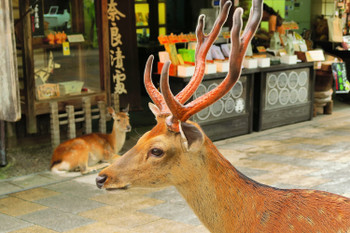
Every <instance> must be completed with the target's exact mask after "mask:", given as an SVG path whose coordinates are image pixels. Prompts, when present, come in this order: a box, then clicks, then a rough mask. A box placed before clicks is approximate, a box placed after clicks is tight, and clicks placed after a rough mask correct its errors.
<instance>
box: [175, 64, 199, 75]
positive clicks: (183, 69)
mask: <svg viewBox="0 0 350 233" xmlns="http://www.w3.org/2000/svg"><path fill="white" fill-rule="evenodd" d="M194 68H195V67H194V66H188V65H180V66H177V76H178V77H190V76H192V75H193V74H194Z"/></svg>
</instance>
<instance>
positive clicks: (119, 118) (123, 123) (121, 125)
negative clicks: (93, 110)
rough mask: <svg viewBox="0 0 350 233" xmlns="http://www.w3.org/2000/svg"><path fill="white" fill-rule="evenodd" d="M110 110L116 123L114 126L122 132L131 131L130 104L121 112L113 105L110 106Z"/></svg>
mask: <svg viewBox="0 0 350 233" xmlns="http://www.w3.org/2000/svg"><path fill="white" fill-rule="evenodd" d="M107 110H108V112H109V114H111V116H112V118H113V121H114V124H113V127H114V129H115V130H118V131H122V132H130V131H131V125H130V119H129V105H128V107H127V108H126V109H124V110H123V111H121V112H115V111H114V109H113V108H112V107H108V109H107Z"/></svg>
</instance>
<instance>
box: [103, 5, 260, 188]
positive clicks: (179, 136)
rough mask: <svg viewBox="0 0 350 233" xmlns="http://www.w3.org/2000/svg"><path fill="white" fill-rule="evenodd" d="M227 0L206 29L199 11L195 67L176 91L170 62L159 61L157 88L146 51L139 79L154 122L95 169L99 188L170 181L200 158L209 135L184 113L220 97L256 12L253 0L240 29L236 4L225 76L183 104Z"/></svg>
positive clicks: (235, 72) (182, 178)
mask: <svg viewBox="0 0 350 233" xmlns="http://www.w3.org/2000/svg"><path fill="white" fill-rule="evenodd" d="M231 4H232V3H231V1H227V0H221V4H220V14H219V16H218V18H217V19H216V21H215V23H214V26H213V29H212V31H211V32H210V33H209V34H208V35H204V33H203V28H204V15H201V16H200V17H199V20H198V26H197V30H196V35H197V48H196V55H195V60H196V62H195V73H194V75H193V77H192V78H191V80H190V81H189V83H188V84H187V86H186V87H185V88H184V89H183V90H182V91H181V92H179V93H178V94H177V95H176V96H173V94H172V92H171V91H170V87H169V66H170V62H166V63H165V64H164V66H163V70H162V73H161V80H160V89H161V92H159V91H158V90H157V88H156V87H155V86H154V84H153V83H152V81H151V73H152V70H151V67H152V63H153V56H150V57H149V59H148V61H147V63H146V68H145V73H144V83H145V87H146V90H147V92H148V94H149V95H150V97H151V99H152V101H153V103H154V104H150V105H149V107H150V109H151V111H152V112H153V114H154V115H155V116H156V119H157V125H156V126H155V127H154V128H153V129H152V130H151V131H149V132H147V133H146V134H144V135H143V136H142V137H141V138H140V139H139V141H138V142H137V144H136V145H135V146H134V147H133V148H132V149H130V150H129V151H128V152H127V153H125V154H124V155H123V156H122V157H121V158H120V159H118V160H117V161H116V162H114V163H113V164H112V165H110V166H109V167H107V168H105V169H104V170H102V171H101V172H100V173H99V176H98V177H97V178H96V184H97V186H98V187H99V188H102V187H103V188H107V189H113V188H122V187H125V186H127V185H135V186H154V185H157V186H162V185H176V184H178V183H181V182H186V177H187V176H188V175H190V173H189V172H191V171H193V170H194V169H197V168H199V167H200V164H201V163H205V162H206V159H207V158H206V153H205V151H206V149H207V147H208V145H207V144H206V141H207V140H209V139H208V138H207V137H206V136H205V134H204V133H203V131H202V130H201V129H200V127H199V126H198V125H197V124H195V123H193V122H190V121H188V119H189V118H190V117H191V116H192V115H193V114H195V113H197V112H199V111H201V110H202V109H204V108H206V107H208V106H209V105H211V104H212V103H214V102H215V101H217V100H219V99H220V98H221V97H223V96H224V95H225V94H226V93H227V92H228V91H229V90H231V88H232V87H233V86H234V84H235V83H236V82H237V80H238V79H239V77H240V74H241V66H242V61H243V58H244V55H245V52H246V49H247V46H248V44H249V43H250V40H251V39H252V37H253V35H254V33H255V31H256V29H257V27H258V25H259V23H260V20H261V16H262V0H253V6H252V9H251V14H250V17H249V20H248V22H247V26H246V28H245V30H244V31H243V33H242V35H241V29H242V18H241V16H242V12H243V10H242V9H241V8H238V9H236V11H235V12H234V15H233V26H232V30H231V54H230V58H229V59H230V68H229V72H228V73H227V76H226V78H225V79H224V80H223V81H222V83H221V84H220V85H219V86H217V87H216V88H215V89H213V90H211V91H210V92H208V93H206V94H204V95H202V96H200V97H199V98H197V99H194V100H193V101H191V102H189V103H187V104H184V103H185V102H186V101H187V100H189V99H190V98H191V96H192V95H193V94H194V92H195V91H196V89H197V88H198V86H199V84H200V83H201V81H202V78H203V75H204V71H205V58H206V55H207V53H208V50H209V48H210V46H211V45H212V44H213V42H214V41H215V40H216V38H217V36H218V34H219V32H220V30H221V27H222V25H223V24H224V23H225V21H226V19H227V15H228V13H229V9H230V7H231Z"/></svg>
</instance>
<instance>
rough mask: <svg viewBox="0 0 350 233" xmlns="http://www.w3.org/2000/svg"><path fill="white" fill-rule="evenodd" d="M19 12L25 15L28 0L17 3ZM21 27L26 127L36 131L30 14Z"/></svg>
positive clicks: (32, 131) (28, 129) (33, 131)
mask: <svg viewBox="0 0 350 233" xmlns="http://www.w3.org/2000/svg"><path fill="white" fill-rule="evenodd" d="M19 8H20V14H21V15H25V14H26V12H27V9H29V0H23V2H22V1H21V3H20V4H19ZM22 28H23V38H22V40H23V48H22V49H23V51H22V52H23V56H22V58H23V71H24V95H25V100H26V103H25V114H26V128H27V132H28V133H36V132H37V122H36V114H35V79H34V59H33V47H32V44H33V38H32V29H31V20H30V14H26V15H25V18H24V19H23V20H22Z"/></svg>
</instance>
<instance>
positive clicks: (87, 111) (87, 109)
mask: <svg viewBox="0 0 350 233" xmlns="http://www.w3.org/2000/svg"><path fill="white" fill-rule="evenodd" d="M83 110H84V118H85V126H84V128H85V134H89V133H91V132H92V120H91V100H90V97H84V98H83Z"/></svg>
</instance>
